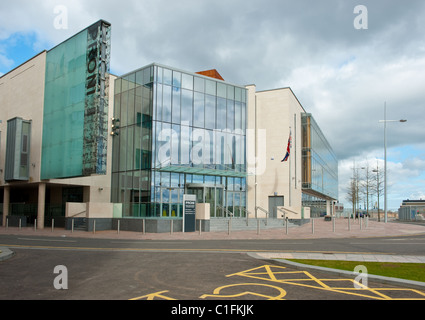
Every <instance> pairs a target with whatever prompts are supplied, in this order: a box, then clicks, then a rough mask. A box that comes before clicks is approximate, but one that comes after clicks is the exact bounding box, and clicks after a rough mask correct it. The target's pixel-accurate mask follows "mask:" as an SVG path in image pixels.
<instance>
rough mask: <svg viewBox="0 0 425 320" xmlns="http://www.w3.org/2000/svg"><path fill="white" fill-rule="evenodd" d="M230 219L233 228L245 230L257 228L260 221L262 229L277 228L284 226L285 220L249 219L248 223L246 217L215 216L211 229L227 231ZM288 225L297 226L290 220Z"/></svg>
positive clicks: (211, 222) (211, 221)
mask: <svg viewBox="0 0 425 320" xmlns="http://www.w3.org/2000/svg"><path fill="white" fill-rule="evenodd" d="M229 221H230V223H231V230H234V231H243V230H257V227H258V223H259V224H260V229H276V228H284V227H285V225H284V221H283V220H282V219H258V222H257V219H248V225H247V220H246V218H240V219H238V218H233V219H228V218H215V219H211V220H210V231H227V230H228V228H229ZM288 227H295V224H293V223H291V222H289V223H288Z"/></svg>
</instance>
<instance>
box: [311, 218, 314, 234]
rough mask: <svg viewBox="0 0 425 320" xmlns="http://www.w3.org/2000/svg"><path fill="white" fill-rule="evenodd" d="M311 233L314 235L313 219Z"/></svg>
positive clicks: (312, 220)
mask: <svg viewBox="0 0 425 320" xmlns="http://www.w3.org/2000/svg"><path fill="white" fill-rule="evenodd" d="M311 233H312V234H314V219H311Z"/></svg>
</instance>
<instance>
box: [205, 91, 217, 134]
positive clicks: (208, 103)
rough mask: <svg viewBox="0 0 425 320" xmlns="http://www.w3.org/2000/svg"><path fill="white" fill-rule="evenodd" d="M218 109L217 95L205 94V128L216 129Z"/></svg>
mask: <svg viewBox="0 0 425 320" xmlns="http://www.w3.org/2000/svg"><path fill="white" fill-rule="evenodd" d="M216 109H217V108H216V97H215V96H211V95H209V94H207V95H205V114H206V117H205V128H207V129H215V117H216Z"/></svg>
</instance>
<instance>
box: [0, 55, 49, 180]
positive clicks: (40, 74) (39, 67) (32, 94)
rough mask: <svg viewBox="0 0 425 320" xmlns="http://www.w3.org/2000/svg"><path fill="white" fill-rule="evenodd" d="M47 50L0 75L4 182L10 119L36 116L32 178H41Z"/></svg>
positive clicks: (0, 157)
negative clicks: (8, 121)
mask: <svg viewBox="0 0 425 320" xmlns="http://www.w3.org/2000/svg"><path fill="white" fill-rule="evenodd" d="M45 70H46V51H43V52H41V53H40V54H39V55H37V56H35V57H34V58H32V59H30V60H28V61H27V62H25V63H24V64H22V65H20V66H18V67H17V68H16V69H14V70H12V71H10V72H9V73H6V74H5V75H3V76H2V77H1V78H0V120H2V123H0V131H1V140H0V168H2V169H3V170H2V171H1V172H0V185H2V184H4V183H5V182H4V164H5V156H6V138H7V137H6V134H7V120H9V119H12V118H14V117H21V118H23V119H24V120H32V123H31V145H30V159H29V163H30V166H29V177H30V178H29V182H39V181H40V167H41V166H40V164H41V137H42V133H43V106H44V79H45V77H44V75H45Z"/></svg>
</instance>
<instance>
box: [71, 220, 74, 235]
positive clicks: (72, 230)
mask: <svg viewBox="0 0 425 320" xmlns="http://www.w3.org/2000/svg"><path fill="white" fill-rule="evenodd" d="M71 232H72V233H74V219H71Z"/></svg>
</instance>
